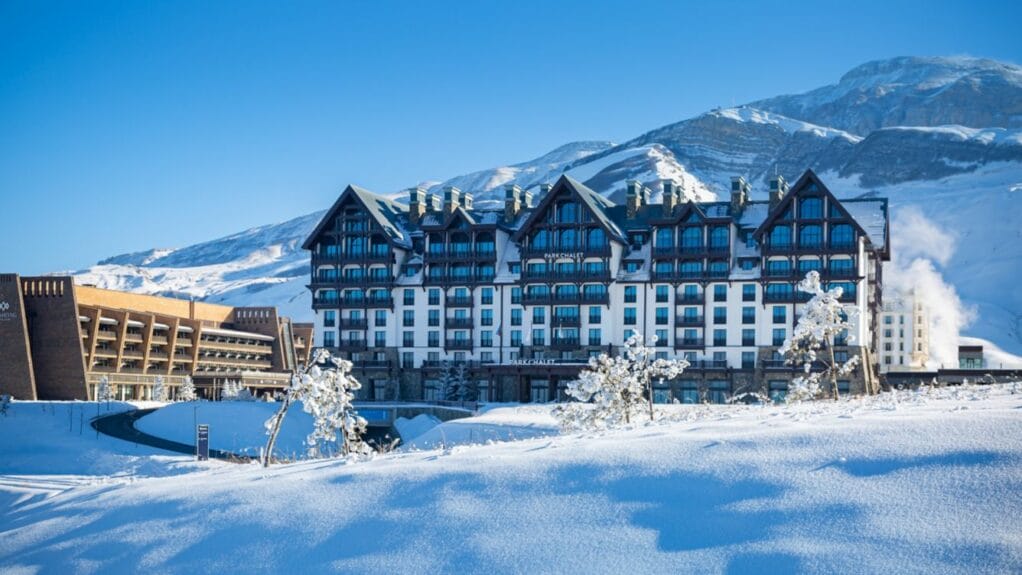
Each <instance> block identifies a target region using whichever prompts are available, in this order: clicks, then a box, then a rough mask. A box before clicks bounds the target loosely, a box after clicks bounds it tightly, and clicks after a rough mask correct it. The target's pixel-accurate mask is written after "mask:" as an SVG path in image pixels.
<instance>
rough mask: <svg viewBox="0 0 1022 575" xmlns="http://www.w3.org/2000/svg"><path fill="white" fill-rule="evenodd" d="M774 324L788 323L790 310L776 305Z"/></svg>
mask: <svg viewBox="0 0 1022 575" xmlns="http://www.w3.org/2000/svg"><path fill="white" fill-rule="evenodd" d="M773 312H774V323H787V321H788V309H787V308H786V307H784V306H783V305H775V306H774V309H773Z"/></svg>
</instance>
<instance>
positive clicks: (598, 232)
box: [586, 228, 607, 250]
mask: <svg viewBox="0 0 1022 575" xmlns="http://www.w3.org/2000/svg"><path fill="white" fill-rule="evenodd" d="M586 242H587V247H588V248H589V249H590V250H602V249H604V248H606V247H607V234H606V233H605V232H604V231H603V228H593V229H591V230H589V233H588V235H587V236H586Z"/></svg>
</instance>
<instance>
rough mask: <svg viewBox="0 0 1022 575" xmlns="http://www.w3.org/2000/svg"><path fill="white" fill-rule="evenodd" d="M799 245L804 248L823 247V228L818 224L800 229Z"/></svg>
mask: <svg viewBox="0 0 1022 575" xmlns="http://www.w3.org/2000/svg"><path fill="white" fill-rule="evenodd" d="M798 245H799V247H803V248H818V247H821V246H822V245H823V228H821V227H820V226H818V225H816V224H813V225H809V226H802V227H800V228H799V232H798Z"/></svg>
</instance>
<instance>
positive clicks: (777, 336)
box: [773, 327, 786, 346]
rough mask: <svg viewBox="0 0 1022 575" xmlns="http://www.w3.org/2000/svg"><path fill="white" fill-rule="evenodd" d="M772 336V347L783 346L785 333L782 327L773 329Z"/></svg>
mask: <svg viewBox="0 0 1022 575" xmlns="http://www.w3.org/2000/svg"><path fill="white" fill-rule="evenodd" d="M773 335H774V339H773V345H774V346H782V345H784V340H785V339H786V337H785V336H786V331H785V329H784V328H783V327H780V328H774V334H773Z"/></svg>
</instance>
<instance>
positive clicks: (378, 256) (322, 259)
mask: <svg viewBox="0 0 1022 575" xmlns="http://www.w3.org/2000/svg"><path fill="white" fill-rule="evenodd" d="M393 261H394V256H393V253H392V252H391V249H390V246H387V248H386V249H382V250H369V251H366V250H360V251H357V252H344V251H341V250H338V251H336V252H333V253H316V252H313V254H312V267H313V268H315V267H316V266H319V265H336V264H338V263H341V262H343V263H347V264H350V263H359V262H366V263H392V262H393Z"/></svg>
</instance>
